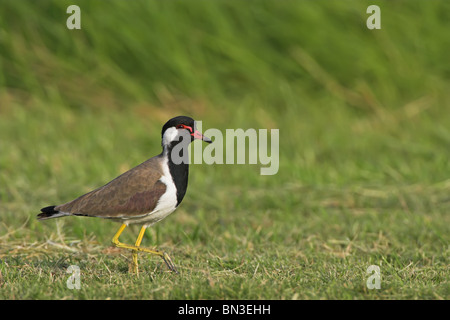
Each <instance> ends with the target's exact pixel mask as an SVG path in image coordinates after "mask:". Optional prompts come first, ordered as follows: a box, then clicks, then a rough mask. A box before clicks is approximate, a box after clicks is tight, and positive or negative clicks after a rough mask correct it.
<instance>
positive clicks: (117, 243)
mask: <svg viewBox="0 0 450 320" xmlns="http://www.w3.org/2000/svg"><path fill="white" fill-rule="evenodd" d="M126 226H127V225H126V224H122V225H121V226H120V229H119V231H117V233H116V234H115V235H114V237H113V238H112V243H113V244H114V245H115V246H116V247H117V248H124V249H130V250H132V251H133V265H134V266H133V267H134V270H135V272H137V270H138V269H137V268H138V265H137V253H138V252H139V251H142V252H147V253H151V254H155V255H157V256H160V257H161V258H162V259H163V260H164V262H165V263H166V265H167V267H168V268H169V269H170V270H171V271H173V272H176V273H178V271H177V269H176V268H175V265H174V264H173V262H172V260H171V259H170V257H169V255H168V254H167V253H165V252H162V251H158V250H151V249H148V248H143V247H140V244H141V242H142V238H143V237H144V233H145V229H146V227H145V226H143V227H142V228H141V231H140V232H139V236H138V238H137V240H136V245H134V246H132V245H128V244H124V243H122V242H120V241H119V237H120V235H121V234H122V232H123V230H124V229H125V228H126Z"/></svg>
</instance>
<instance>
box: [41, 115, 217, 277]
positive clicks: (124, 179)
mask: <svg viewBox="0 0 450 320" xmlns="http://www.w3.org/2000/svg"><path fill="white" fill-rule="evenodd" d="M161 138H162V139H161V145H162V152H161V153H160V154H159V155H157V156H154V157H152V158H150V159H148V160H146V161H145V162H143V163H141V164H139V165H138V166H136V167H134V168H132V169H130V170H128V171H126V172H125V173H123V174H121V175H119V176H118V177H117V178H115V179H113V180H111V181H110V182H108V183H107V184H105V185H104V186H102V187H100V188H97V189H95V190H93V191H91V192H88V193H86V194H84V195H82V196H80V197H78V198H76V199H74V200H72V201H69V202H67V203H64V204H60V205H56V206H55V205H52V206H47V207H44V208H42V209H41V212H40V213H39V214H38V215H37V219H38V220H47V219H52V218H60V217H66V216H85V217H97V218H103V219H110V220H112V221H116V222H120V223H121V226H120V228H119V230H118V231H117V232H116V234H115V235H114V237H113V238H112V243H113V245H114V246H116V247H118V248H124V249H129V250H131V252H132V266H131V271H132V272H134V273H136V274H138V273H139V268H138V257H137V255H138V252H146V253H149V254H153V255H157V256H159V257H161V258H162V259H163V260H164V262H165V264H166V265H167V267H168V269H169V270H170V271H173V272H175V273H178V271H177V268H176V267H175V265H174V263H173V262H172V260H171V259H170V257H169V255H168V254H167V253H165V252H163V251H159V250H156V249H149V248H145V247H141V242H142V239H143V237H144V234H145V230H146V229H147V228H148V227H149V226H152V225H154V224H155V223H157V222H159V221H161V220H162V219H164V218H166V217H167V216H168V215H169V214H171V213H172V212H173V211H175V210H176V209H177V208H178V206H179V205H180V203H181V201H182V200H183V198H184V196H185V194H186V190H187V186H188V176H189V157H188V151H187V146H188V145H189V144H190V143H191V142H193V141H194V140H196V139H199V140H203V141H204V142H207V143H212V140H211V139H210V138H208V137H206V136H204V135H203V134H202V133H201V132H199V131H198V130H197V126H196V121H195V120H194V119H192V118H191V117H188V116H177V117H174V118H172V119H170V120H168V121H167V122H166V123H165V124H164V126H163V127H162V131H161ZM131 224H140V225H141V229H140V232H139V235H138V237H137V240H136V242H135V244H134V245H129V244H125V243H122V242H120V241H119V237H120V235H121V234H122V232H123V231H124V229H125V228H126V227H127V226H129V225H131Z"/></svg>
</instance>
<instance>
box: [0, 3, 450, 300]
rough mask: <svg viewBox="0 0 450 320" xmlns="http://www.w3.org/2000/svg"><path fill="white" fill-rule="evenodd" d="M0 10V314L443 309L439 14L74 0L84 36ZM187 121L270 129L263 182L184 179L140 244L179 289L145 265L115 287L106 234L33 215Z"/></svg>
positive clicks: (18, 6) (124, 255)
mask: <svg viewBox="0 0 450 320" xmlns="http://www.w3.org/2000/svg"><path fill="white" fill-rule="evenodd" d="M0 3H1V7H2V10H0V53H1V60H0V298H1V299H107V298H111V299H449V298H450V286H449V282H448V279H449V231H450V230H449V229H450V228H449V226H450V218H449V211H450V198H449V194H450V162H449V158H450V148H449V145H450V129H449V128H450V112H449V110H450V109H449V105H450V92H449V91H448V88H449V85H450V60H449V59H448V51H449V48H450V38H449V37H448V30H449V28H450V16H449V13H450V5H449V3H447V2H444V1H418V0H417V1H416V0H414V1H395V2H392V1H377V3H378V4H379V5H380V7H381V10H382V29H381V30H376V31H370V30H368V29H367V28H366V27H365V21H366V19H367V17H368V15H367V14H366V13H365V12H366V8H367V6H368V5H369V4H372V3H371V2H368V1H283V2H281V1H274V0H271V1H248V2H245V4H244V3H243V2H240V1H235V0H233V1H198V0H196V1H192V2H189V3H187V2H181V1H166V2H163V1H118V0H115V1H109V2H108V5H106V4H105V2H103V1H97V0H96V1H77V4H78V5H79V6H80V7H81V10H82V30H77V31H69V30H67V29H66V27H65V20H66V18H67V17H68V15H67V14H66V13H65V10H66V8H67V6H68V5H70V4H72V3H71V2H70V1H46V0H45V1H44V0H42V1H40V2H39V6H38V5H36V4H34V3H33V2H32V1H14V2H13V1H8V2H6V1H1V2H0ZM180 114H186V115H190V116H192V117H194V118H195V119H199V120H202V121H203V128H204V129H207V128H219V129H221V130H225V129H227V128H231V129H235V128H256V129H258V128H268V129H270V128H279V129H280V169H279V171H278V173H277V174H276V175H274V176H261V175H259V167H260V166H259V165H212V166H208V165H192V166H191V169H190V171H191V173H190V182H189V188H188V191H187V195H186V197H185V199H184V200H183V203H182V205H181V206H180V208H179V209H178V210H177V211H176V212H175V213H173V214H172V215H171V216H170V217H168V218H167V219H165V220H164V221H162V222H160V223H159V224H157V225H155V226H154V227H152V228H151V229H149V231H147V233H146V235H145V237H144V240H143V245H145V246H149V247H153V246H155V247H157V248H159V249H163V250H165V251H167V252H168V253H169V254H170V255H171V257H172V259H173V260H174V262H175V264H176V265H177V267H178V269H179V271H180V274H178V275H175V274H172V273H170V272H167V269H166V267H165V265H164V263H163V262H162V260H161V259H159V258H157V257H149V256H145V255H142V254H141V255H140V270H141V272H140V275H139V277H136V276H135V275H131V274H128V264H129V261H130V258H131V254H130V253H129V252H127V251H122V250H117V249H113V248H112V247H111V245H110V240H111V238H112V236H113V235H114V233H115V232H116V231H117V229H118V227H119V225H117V224H115V223H113V222H109V221H104V220H97V219H93V218H92V219H90V218H82V217H70V218H63V219H58V220H50V221H46V222H39V221H37V220H36V219H35V216H36V214H37V213H38V212H39V209H40V208H41V207H44V206H46V205H52V204H59V203H63V202H66V201H69V200H72V199H73V198H74V197H77V196H79V195H81V194H83V193H85V192H88V191H90V190H92V189H93V188H96V187H98V186H101V185H103V184H104V183H106V182H108V181H109V180H110V179H112V178H114V177H116V176H117V175H118V174H119V173H121V172H123V171H125V170H127V169H129V168H131V167H133V166H135V165H137V164H139V163H141V162H142V161H144V160H145V159H147V158H149V157H151V156H153V155H156V154H158V153H159V152H160V148H161V147H160V141H159V138H160V130H161V126H162V124H163V123H164V122H165V121H166V120H168V119H169V118H170V117H172V116H176V115H180ZM196 143H200V142H196ZM138 230H139V229H138V227H131V228H127V229H126V230H125V232H124V234H123V236H122V237H121V240H122V241H123V242H128V243H131V242H134V240H135V238H136V237H137V234H138ZM70 265H78V266H79V267H80V270H81V289H80V290H70V289H68V288H67V286H66V281H67V279H68V277H69V276H70V275H69V274H67V273H66V270H67V268H68V266H70ZM370 265H378V266H379V267H380V271H381V289H380V290H369V289H368V288H367V287H366V280H367V278H368V276H369V275H368V274H367V273H366V269H367V268H368V267H369V266H370Z"/></svg>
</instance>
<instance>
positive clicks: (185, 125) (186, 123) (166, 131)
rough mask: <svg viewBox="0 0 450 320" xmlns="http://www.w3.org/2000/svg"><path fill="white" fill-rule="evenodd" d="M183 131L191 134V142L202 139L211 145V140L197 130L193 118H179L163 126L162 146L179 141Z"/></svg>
mask: <svg viewBox="0 0 450 320" xmlns="http://www.w3.org/2000/svg"><path fill="white" fill-rule="evenodd" d="M181 130H187V131H184V132H183V133H186V132H187V133H189V134H190V136H191V142H192V141H194V140H195V139H200V140H203V141H205V142H208V143H211V142H212V141H211V139H209V138H208V137H205V136H204V135H203V134H202V133H201V132H199V131H198V130H197V126H196V124H195V120H194V119H192V118H191V117H186V116H178V117H175V118H172V119H170V120H169V121H167V122H166V124H165V125H164V126H163V128H162V131H161V135H162V144H163V146H164V145H169V144H171V143H172V142H173V141H178V140H179V136H180V135H181V133H182V131H181Z"/></svg>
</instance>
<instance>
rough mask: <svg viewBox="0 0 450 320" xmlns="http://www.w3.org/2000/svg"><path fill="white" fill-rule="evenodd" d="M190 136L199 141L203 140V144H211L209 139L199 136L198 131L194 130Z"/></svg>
mask: <svg viewBox="0 0 450 320" xmlns="http://www.w3.org/2000/svg"><path fill="white" fill-rule="evenodd" d="M191 136H193V137H194V139H200V140H203V141H205V142H207V143H211V142H212V140H211V139H210V138H208V137H207V136H204V135H203V134H201V132H200V131H198V130H195V131H194V132H192V133H191Z"/></svg>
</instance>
